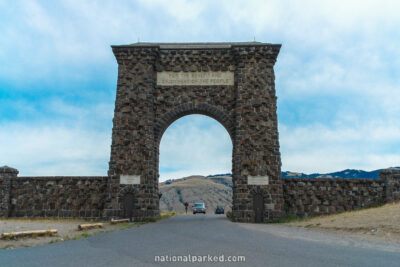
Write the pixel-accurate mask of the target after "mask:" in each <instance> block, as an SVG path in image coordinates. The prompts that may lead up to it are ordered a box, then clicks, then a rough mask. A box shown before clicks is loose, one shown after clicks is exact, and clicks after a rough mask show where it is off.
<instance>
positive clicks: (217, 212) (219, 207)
mask: <svg viewBox="0 0 400 267" xmlns="http://www.w3.org/2000/svg"><path fill="white" fill-rule="evenodd" d="M224 213H225V210H224V207H222V206H217V208H216V209H215V214H224Z"/></svg>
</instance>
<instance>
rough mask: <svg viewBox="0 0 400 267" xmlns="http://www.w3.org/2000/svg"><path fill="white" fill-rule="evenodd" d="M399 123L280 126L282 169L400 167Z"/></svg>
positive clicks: (327, 169)
mask: <svg viewBox="0 0 400 267" xmlns="http://www.w3.org/2000/svg"><path fill="white" fill-rule="evenodd" d="M398 125H399V124H391V123H388V122H385V121H371V122H370V123H369V124H362V125H353V126H351V125H346V126H340V127H331V128H330V127H327V126H324V125H307V126H302V127H287V126H285V125H282V124H281V125H280V126H279V130H280V144H281V154H282V169H283V170H291V171H302V172H306V173H311V172H320V173H326V172H331V171H339V170H342V169H348V168H351V169H364V170H373V169H380V168H386V167H390V166H399V165H400V155H398V154H396V153H394V151H398V149H399V148H400V127H399V126H398Z"/></svg>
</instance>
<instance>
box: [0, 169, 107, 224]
mask: <svg viewBox="0 0 400 267" xmlns="http://www.w3.org/2000/svg"><path fill="white" fill-rule="evenodd" d="M1 176H2V174H0V193H1V197H2V200H1V202H0V217H22V216H27V217H35V216H39V217H63V218H70V217H81V218H100V217H103V210H104V204H105V200H106V191H107V190H106V188H107V179H108V177H102V176H93V177H68V176H63V177H60V176H59V177H17V176H16V175H14V176H13V177H11V178H10V179H8V180H7V179H5V178H4V175H3V177H1Z"/></svg>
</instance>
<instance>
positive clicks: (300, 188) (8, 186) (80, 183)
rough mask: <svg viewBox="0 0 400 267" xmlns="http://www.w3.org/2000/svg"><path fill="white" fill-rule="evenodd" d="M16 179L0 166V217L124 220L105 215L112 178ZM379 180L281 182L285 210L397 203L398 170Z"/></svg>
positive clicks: (329, 210)
mask: <svg viewBox="0 0 400 267" xmlns="http://www.w3.org/2000/svg"><path fill="white" fill-rule="evenodd" d="M17 175H18V170H16V169H13V168H10V167H7V166H4V167H0V217H20V216H28V217H33V216H41V217H64V218H69V217H81V218H101V217H103V218H110V217H112V216H116V217H118V216H122V214H121V213H120V212H118V213H116V214H113V215H110V214H107V213H106V211H107V208H106V201H107V192H108V191H109V190H107V186H109V183H108V181H109V180H110V179H111V178H110V177H108V176H88V177H71V176H63V177H61V176H59V177H17ZM379 176H380V179H335V178H330V179H327V178H284V179H282V185H283V196H284V207H285V208H284V209H285V212H286V213H290V214H296V215H298V216H316V215H325V214H333V213H337V212H342V211H350V210H356V209H360V208H364V207H369V206H374V205H380V204H385V203H390V202H394V201H399V200H400V169H395V168H389V169H385V170H383V171H381V172H380V173H379ZM132 190H133V191H132ZM125 193H134V194H135V193H136V189H135V188H133V187H130V186H126V187H124V188H123V190H122V192H121V194H120V195H119V197H121V196H122V195H123V194H125ZM267 205H268V203H267ZM117 210H118V209H117ZM140 215H141V216H145V215H146V214H140Z"/></svg>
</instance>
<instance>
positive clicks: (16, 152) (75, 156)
mask: <svg viewBox="0 0 400 267" xmlns="http://www.w3.org/2000/svg"><path fill="white" fill-rule="evenodd" d="M399 10H400V2H399V1H389V0H387V1H369V0H362V1H358V0H353V1H339V0H335V1H329V0H328V1H251V0H247V1H235V0H220V1H215V0H201V1H200V0H199V1H188V0H170V1H159V0H143V1H140V0H139V1H123V0H122V1H107V0H103V1H92V0H87V1H82V0H76V1H75V0H60V1H50V0H49V1H34V0H27V1H11V2H10V1H6V0H0V166H3V165H8V166H11V167H14V168H17V169H18V170H19V171H20V176H28V175H43V176H50V175H106V174H107V170H108V161H109V157H110V145H111V129H112V118H113V110H114V101H115V94H116V83H117V63H116V60H115V58H114V56H113V54H112V51H111V48H110V45H120V44H130V43H135V42H138V41H140V42H241V41H253V40H256V41H259V42H265V43H274V44H282V48H281V51H280V54H279V56H278V60H277V62H276V65H275V74H276V94H277V97H278V123H279V126H278V128H279V141H280V151H281V155H282V170H285V171H296V172H305V173H313V172H320V173H326V172H331V171H339V170H343V169H348V168H350V169H363V170H374V169H380V168H387V167H390V166H399V165H400V115H399V114H400V104H399V103H400V33H399V28H400V16H399ZM231 150H232V143H231V141H230V138H229V135H228V133H227V132H226V130H225V129H224V128H223V127H222V126H221V125H220V124H219V123H218V122H216V121H215V120H213V119H211V118H209V117H205V116H201V115H191V116H187V117H183V118H181V119H180V120H178V121H176V122H174V123H173V124H172V125H171V126H170V127H169V128H168V129H167V131H166V132H165V134H164V136H163V137H162V140H161V145H160V175H161V178H160V180H161V181H162V180H165V179H168V178H180V177H183V176H187V175H191V174H202V175H208V174H216V173H228V172H230V171H231Z"/></svg>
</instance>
